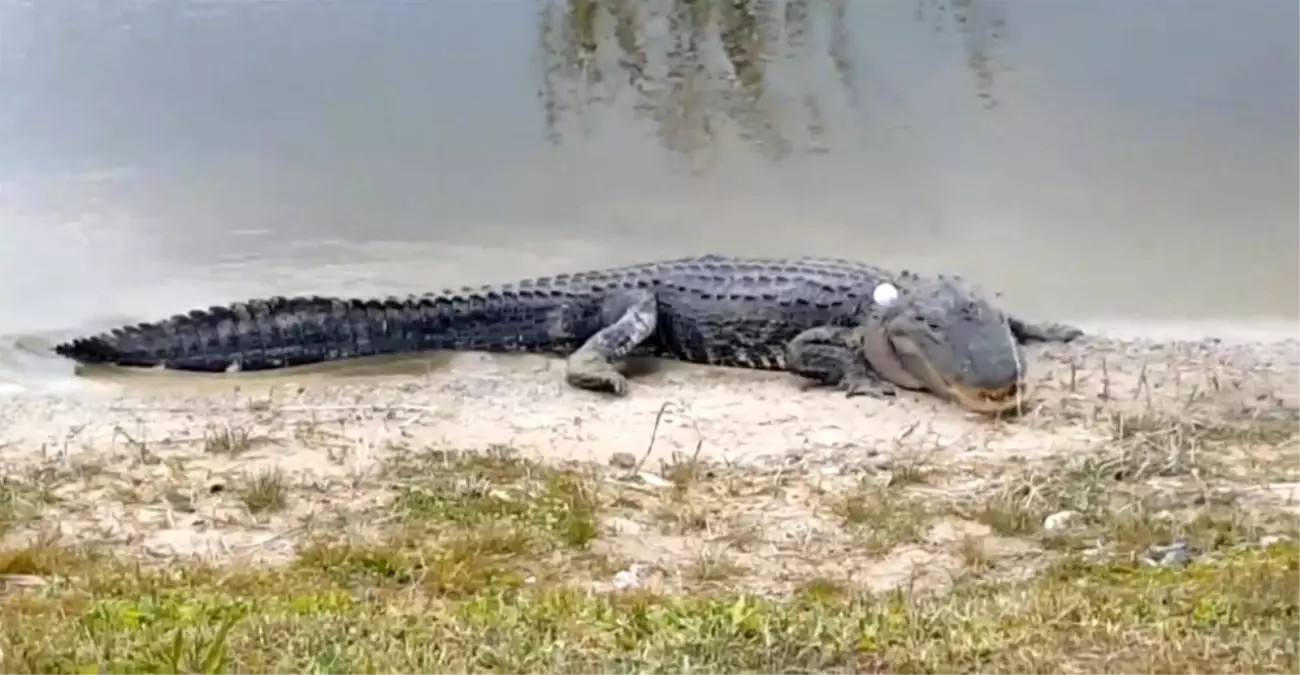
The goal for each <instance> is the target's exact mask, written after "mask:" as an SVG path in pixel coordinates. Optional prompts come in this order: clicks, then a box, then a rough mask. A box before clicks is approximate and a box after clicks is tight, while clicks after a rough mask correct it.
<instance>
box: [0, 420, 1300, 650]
mask: <svg viewBox="0 0 1300 675" xmlns="http://www.w3.org/2000/svg"><path fill="white" fill-rule="evenodd" d="M1245 424H1247V423H1245V422H1240V423H1239V422H1234V423H1233V425H1231V426H1226V425H1211V424H1207V423H1195V424H1192V423H1184V422H1180V421H1178V420H1176V419H1172V418H1163V417H1155V416H1148V417H1145V418H1141V419H1139V420H1138V421H1136V422H1132V421H1129V420H1119V419H1118V418H1107V419H1106V420H1105V421H1104V426H1103V427H1102V428H1103V429H1109V430H1112V432H1113V433H1111V434H1110V435H1108V437H1107V439H1106V441H1105V442H1104V443H1102V444H1100V445H1098V446H1097V447H1094V448H1093V449H1092V450H1091V451H1089V452H1083V451H1079V452H1076V453H1072V454H1070V455H1068V456H1063V457H1062V456H1054V457H1051V458H1046V459H1039V460H1034V461H1028V460H1023V461H1016V462H1004V463H1000V464H991V463H988V462H987V461H985V460H981V463H979V464H975V463H971V465H969V466H968V465H964V464H962V463H961V462H945V463H943V464H938V463H937V462H942V461H943V460H942V459H940V460H936V463H935V464H930V463H929V460H927V462H926V463H922V462H920V461H915V462H912V463H908V462H907V461H906V460H905V459H903V460H900V462H898V463H895V464H894V465H893V470H892V471H891V472H889V473H888V474H885V473H879V472H878V473H845V474H843V475H841V474H839V473H823V472H821V471H818V470H815V469H807V470H802V469H783V470H781V471H780V472H777V473H775V474H774V473H772V472H764V471H760V470H758V469H746V468H742V467H734V466H721V465H713V464H709V463H707V462H705V461H703V460H701V459H700V458H699V457H690V458H676V459H674V461H672V462H668V463H665V464H663V465H661V466H660V467H659V472H658V475H659V476H660V477H661V478H662V480H660V481H657V482H656V481H646V480H644V478H643V477H637V476H634V475H629V474H628V473H627V472H625V471H618V470H611V469H609V468H608V467H602V466H598V465H588V464H579V463H571V464H542V463H539V462H536V461H532V460H530V459H526V458H524V457H522V456H520V455H519V454H517V453H515V452H513V451H511V450H509V449H507V448H491V449H489V450H487V451H485V452H461V451H445V450H429V449H422V448H404V447H397V448H386V449H385V451H384V456H383V460H382V462H381V463H380V465H379V466H378V468H377V469H376V470H375V471H374V473H373V474H369V473H368V474H365V475H351V476H348V477H346V479H340V480H338V481H336V482H334V483H313V482H311V481H308V480H302V481H300V480H298V479H297V478H295V479H294V480H289V479H288V478H287V477H286V474H285V473H283V472H281V471H280V470H278V469H267V470H260V471H255V472H251V473H243V474H242V475H243V478H242V479H240V480H237V481H235V482H234V483H233V486H234V489H233V490H231V492H232V493H233V494H234V496H235V499H234V500H232V503H230V504H227V503H226V502H225V501H222V500H224V499H225V498H226V497H225V495H224V494H217V493H214V494H207V495H205V494H203V491H201V490H200V491H196V492H195V494H196V495H197V496H196V505H195V513H194V514H193V515H192V516H186V515H184V514H174V513H173V514H169V515H167V518H169V519H176V518H182V519H183V518H186V517H193V518H195V519H197V520H198V521H200V522H202V523H204V526H205V527H218V526H219V527H226V528H236V529H237V528H249V529H248V530H247V531H250V532H254V533H256V534H258V535H259V536H261V537H263V538H265V535H266V533H267V531H274V534H275V536H274V537H271V539H273V540H274V539H281V540H283V541H286V542H289V543H291V546H290V548H289V550H288V551H287V552H286V553H285V554H283V555H282V556H280V557H279V558H272V559H270V562H267V561H262V560H255V559H253V558H252V557H251V556H249V555H246V554H245V553H238V554H232V555H227V556H225V557H224V558H221V559H219V560H208V561H206V562H205V561H203V560H202V559H199V558H187V557H163V558H159V557H156V556H142V555H140V554H139V552H138V550H137V549H134V548H132V546H131V545H129V544H130V542H132V541H134V540H133V539H131V538H130V537H125V538H123V537H119V538H117V539H112V538H109V539H104V540H96V539H94V538H93V537H90V536H88V535H84V532H83V535H84V536H80V537H71V538H70V537H68V536H61V535H60V534H59V532H60V530H57V529H54V526H55V525H60V526H61V527H65V526H67V523H68V522H71V520H70V519H69V520H59V521H58V522H56V518H60V517H62V516H61V515H60V514H63V515H65V516H66V515H67V514H68V513H71V514H72V515H73V516H75V515H77V513H80V512H71V511H70V512H66V513H65V512H64V511H60V510H59V509H60V508H62V507H66V506H67V504H66V503H63V502H59V501H57V500H54V499H52V498H50V497H49V494H47V493H52V492H54V491H57V490H58V486H55V485H52V484H50V480H53V479H51V478H50V476H49V472H48V471H46V470H44V469H41V470H40V472H38V474H39V475H37V477H36V478H39V480H38V479H31V480H27V479H23V477H22V476H19V475H16V474H15V475H11V476H10V477H7V478H6V479H5V480H4V481H2V482H0V525H3V526H4V531H2V532H0V535H3V536H4V540H3V541H4V544H3V545H0V625H3V626H4V630H2V631H0V672H12V673H36V672H40V673H64V672H67V673H73V672H76V673H87V672H141V673H161V672H213V673H216V672H321V673H336V672H337V673H349V672H370V671H386V672H448V673H451V672H556V673H559V672H595V671H600V672H832V673H878V672H900V673H921V672H975V671H979V672H1187V673H1191V672H1296V671H1297V669H1298V668H1300V655H1298V654H1297V640H1296V635H1297V633H1298V632H1300V548H1298V547H1297V543H1296V534H1297V533H1300V522H1298V521H1297V515H1296V512H1295V510H1294V509H1293V507H1290V506H1287V505H1281V506H1278V505H1272V506H1270V505H1269V504H1268V503H1264V502H1260V501H1258V500H1252V498H1251V497H1249V496H1248V494H1249V493H1248V492H1246V491H1245V488H1247V487H1250V486H1252V485H1254V484H1256V483H1258V482H1259V480H1262V479H1264V478H1266V477H1267V476H1271V475H1274V474H1273V473H1272V472H1274V471H1275V469H1276V467H1275V466H1274V465H1267V466H1263V465H1252V464H1243V463H1242V462H1241V461H1239V458H1242V457H1249V456H1255V457H1258V456H1264V455H1267V454H1268V453H1274V454H1276V455H1278V456H1283V455H1288V454H1289V455H1290V456H1292V457H1293V458H1294V447H1293V442H1294V440H1295V437H1294V434H1289V433H1283V429H1282V426H1281V425H1280V423H1277V422H1276V421H1275V420H1268V421H1265V422H1261V424H1264V425H1265V426H1264V427H1261V428H1257V429H1250V428H1248V427H1247V426H1244V425H1245ZM290 433H292V430H290ZM215 437H216V436H213V435H211V434H208V435H203V436H200V437H198V438H199V440H198V441H197V444H198V449H199V451H200V454H202V455H203V456H205V457H208V458H211V457H213V456H220V457H222V458H229V457H233V456H236V455H240V454H242V449H241V448H240V447H237V446H242V445H246V443H244V442H239V443H234V444H232V445H226V444H224V441H222V444H219V445H220V448H219V449H215V450H214V449H213V448H214V446H213V443H214V441H213V440H212V439H213V438H215ZM175 466H176V467H181V466H182V463H177V464H176V465H175ZM936 466H942V467H943V468H942V470H939V469H937V468H935V467H936ZM1243 467H1244V468H1243ZM142 470H146V471H154V472H161V471H163V470H166V471H168V472H170V473H169V474H168V475H169V476H170V477H171V479H172V480H180V479H181V478H183V477H184V476H183V475H181V472H182V469H181V468H173V467H172V466H171V465H164V466H162V467H157V466H152V465H150V466H146V467H145V468H144V469H142ZM201 470H202V469H193V471H201ZM1252 472H1253V473H1252ZM1261 472H1263V473H1261ZM195 475H199V474H195ZM111 476H112V472H111V471H101V472H100V473H99V474H97V475H96V476H95V477H93V480H94V481H99V482H98V483H96V484H97V485H98V484H100V483H102V482H103V481H107V480H109V478H111ZM91 479H92V478H87V480H91ZM201 479H202V480H204V481H206V480H207V474H201ZM138 482H139V483H140V486H139V489H141V490H147V489H149V488H150V485H149V483H148V482H147V481H138ZM105 484H106V483H105ZM33 486H39V487H33ZM65 493H67V494H75V493H72V492H67V491H65ZM96 494H99V495H109V497H104V499H111V495H112V494H115V493H113V492H112V491H108V492H103V491H101V492H99V493H96ZM205 500H206V501H205ZM69 501H71V500H69ZM138 501H139V503H135V502H132V504H130V505H129V506H131V507H132V508H138V509H145V510H146V511H142V513H152V512H148V511H147V509H149V508H151V507H150V506H149V505H150V504H151V503H152V502H151V501H150V500H138ZM121 506H122V507H123V508H126V507H127V506H128V504H127V503H126V502H125V501H124V502H123V503H122V505H121ZM221 508H234V509H237V510H242V511H246V512H247V513H249V514H252V515H255V516H259V517H257V518H251V519H248V518H242V519H241V518H240V517H238V515H239V514H235V515H229V514H227V515H228V517H227V518H225V519H222V520H214V519H213V518H212V516H211V515H210V514H212V513H214V512H216V513H219V512H220V509H221ZM1067 510H1068V511H1072V512H1074V513H1075V514H1076V515H1075V517H1074V518H1072V520H1071V523H1070V524H1069V525H1068V526H1067V527H1064V528H1062V529H1060V530H1054V531H1048V530H1047V529H1046V528H1045V527H1044V521H1045V520H1046V519H1047V517H1048V516H1050V515H1052V514H1055V513H1060V512H1062V511H1067ZM286 523H287V524H286ZM182 525H183V522H180V521H174V520H167V521H165V522H164V523H163V526H165V527H180V526H182ZM276 528H281V529H279V530H276ZM231 531H236V530H231ZM238 531H240V532H244V531H245V530H238ZM23 534H30V535H31V536H27V537H20V536H19V535H23ZM1178 538H1185V539H1186V540H1187V541H1188V542H1189V545H1190V546H1191V547H1192V549H1193V550H1194V551H1195V552H1196V555H1195V556H1194V557H1193V559H1192V561H1191V563H1190V564H1186V565H1181V564H1178V565H1152V564H1149V563H1148V562H1146V561H1145V560H1144V555H1143V554H1144V552H1145V551H1146V550H1148V549H1149V548H1150V547H1151V546H1153V545H1161V544H1168V543H1170V542H1172V541H1174V540H1175V539H1178ZM123 540H125V541H127V542H128V545H123V544H122V541H123ZM259 541H261V540H259ZM71 542H75V543H71ZM633 570H636V571H635V572H633ZM627 578H635V579H636V580H637V583H635V584H633V585H632V586H630V587H627V586H626V585H624V584H622V583H615V580H616V579H624V580H625V579H627Z"/></svg>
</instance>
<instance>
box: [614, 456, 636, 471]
mask: <svg viewBox="0 0 1300 675" xmlns="http://www.w3.org/2000/svg"><path fill="white" fill-rule="evenodd" d="M636 464H637V461H636V455H634V454H632V453H630V452H616V453H614V454H612V455H610V457H609V465H610V466H612V467H614V468H615V469H625V470H631V469H635V468H636Z"/></svg>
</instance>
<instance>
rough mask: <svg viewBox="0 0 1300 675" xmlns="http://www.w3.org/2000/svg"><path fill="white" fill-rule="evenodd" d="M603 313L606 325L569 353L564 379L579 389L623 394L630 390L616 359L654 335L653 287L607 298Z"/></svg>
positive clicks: (619, 358) (656, 309)
mask: <svg viewBox="0 0 1300 675" xmlns="http://www.w3.org/2000/svg"><path fill="white" fill-rule="evenodd" d="M601 314H602V316H603V318H604V323H605V327H604V328H602V329H600V330H599V331H598V332H597V333H596V334H595V335H593V336H591V338H590V339H589V340H587V342H586V343H584V344H583V345H582V346H581V347H579V348H578V350H577V351H575V352H574V353H573V354H571V355H570V356H569V360H568V372H567V374H566V377H565V379H566V380H567V381H568V383H569V384H570V385H572V386H574V387H578V388H580V389H589V390H591V391H603V392H608V393H611V394H614V395H616V396H622V395H624V394H626V393H627V378H626V377H624V375H623V374H622V373H620V372H619V371H618V368H616V367H615V366H614V362H615V361H618V360H621V359H624V358H627V356H628V354H631V353H632V350H633V349H636V347H637V345H639V344H641V343H642V342H645V341H646V340H647V339H649V338H650V336H651V335H654V332H655V326H656V321H657V319H658V316H659V308H658V303H657V302H656V300H655V295H654V293H653V292H652V291H650V290H647V289H637V290H631V291H626V292H623V293H620V294H618V295H614V296H611V297H610V298H608V299H607V300H605V305H604V307H603V308H602V309H601Z"/></svg>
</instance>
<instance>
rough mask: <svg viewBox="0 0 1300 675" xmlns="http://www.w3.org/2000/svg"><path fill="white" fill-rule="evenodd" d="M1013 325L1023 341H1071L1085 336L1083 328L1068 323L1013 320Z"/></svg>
mask: <svg viewBox="0 0 1300 675" xmlns="http://www.w3.org/2000/svg"><path fill="white" fill-rule="evenodd" d="M1012 327H1013V328H1014V329H1015V332H1016V335H1017V337H1019V338H1020V341H1021V342H1071V341H1073V340H1076V339H1078V338H1080V337H1083V330H1082V329H1079V328H1076V327H1074V326H1071V325H1070V324H1066V323H1055V322H1051V321H1044V322H1041V323H1029V322H1027V321H1019V322H1013V326H1012Z"/></svg>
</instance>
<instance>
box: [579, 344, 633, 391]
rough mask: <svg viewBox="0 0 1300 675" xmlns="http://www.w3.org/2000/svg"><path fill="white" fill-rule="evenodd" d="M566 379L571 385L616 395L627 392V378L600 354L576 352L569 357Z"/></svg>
mask: <svg viewBox="0 0 1300 675" xmlns="http://www.w3.org/2000/svg"><path fill="white" fill-rule="evenodd" d="M565 380H566V381H568V383H569V385H570V386H573V387H577V388H579V389H587V390H589V391H599V392H604V393H606V394H613V395H614V396H623V395H626V394H627V378H626V377H624V376H623V374H622V373H620V372H618V370H617V369H616V368H614V366H613V365H612V364H610V363H608V362H606V361H605V360H604V359H601V358H600V357H599V356H598V355H595V354H591V355H585V354H575V355H574V356H572V357H570V358H569V366H568V372H567V373H566V374H565Z"/></svg>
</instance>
